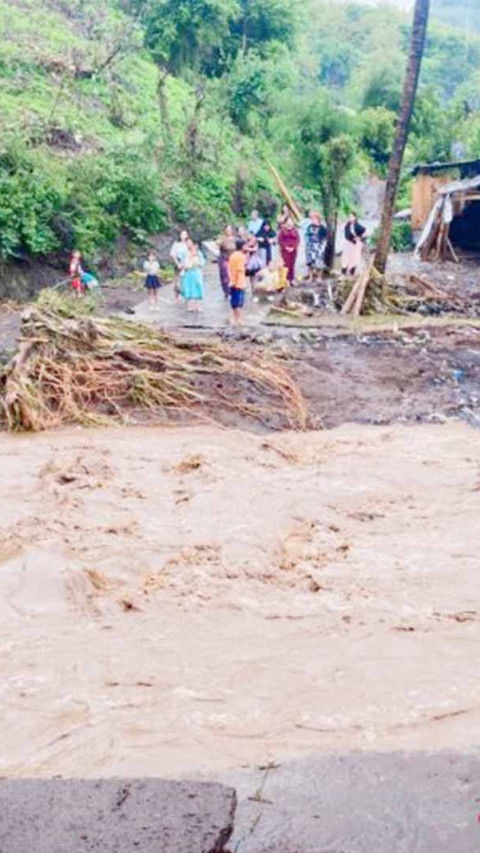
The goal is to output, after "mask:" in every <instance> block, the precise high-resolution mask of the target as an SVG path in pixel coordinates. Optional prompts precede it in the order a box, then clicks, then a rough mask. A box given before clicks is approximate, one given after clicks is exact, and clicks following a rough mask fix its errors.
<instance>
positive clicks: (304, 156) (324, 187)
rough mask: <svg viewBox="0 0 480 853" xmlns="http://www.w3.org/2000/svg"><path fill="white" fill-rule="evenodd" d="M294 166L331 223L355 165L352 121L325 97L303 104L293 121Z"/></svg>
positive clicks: (343, 111) (347, 114)
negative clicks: (294, 128)
mask: <svg viewBox="0 0 480 853" xmlns="http://www.w3.org/2000/svg"><path fill="white" fill-rule="evenodd" d="M297 128H298V130H297V132H298V138H297V140H295V150H296V157H297V166H298V170H299V172H300V174H301V175H302V177H303V179H304V181H305V183H306V185H307V186H310V187H312V188H316V189H317V190H318V192H319V195H320V197H321V199H322V204H323V211H324V214H325V216H326V218H327V219H329V220H331V219H332V218H333V217H334V216H335V215H336V212H337V210H338V207H339V205H340V202H341V192H342V188H343V187H344V186H345V181H346V179H347V177H348V173H349V171H350V170H351V169H352V168H353V167H354V165H355V151H356V148H355V141H354V139H353V134H352V128H353V122H352V117H351V116H350V115H349V113H347V112H346V111H345V110H343V109H341V108H339V107H338V106H336V105H335V104H334V103H333V102H332V101H331V100H329V99H328V97H327V96H326V95H324V96H323V98H322V99H321V100H320V99H318V100H317V101H315V102H312V103H306V104H305V105H304V108H303V112H300V114H299V115H298V117H297Z"/></svg>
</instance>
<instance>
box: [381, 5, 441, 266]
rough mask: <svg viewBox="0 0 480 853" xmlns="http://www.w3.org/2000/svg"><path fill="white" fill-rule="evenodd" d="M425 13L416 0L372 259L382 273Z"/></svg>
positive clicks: (424, 31)
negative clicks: (400, 98)
mask: <svg viewBox="0 0 480 853" xmlns="http://www.w3.org/2000/svg"><path fill="white" fill-rule="evenodd" d="M429 12H430V0H416V2H415V13H414V18H413V28H412V36H411V41H410V55H409V58H408V65H407V74H406V77H405V83H404V87H403V98H402V108H401V111H400V116H399V118H398V124H397V129H396V133H395V141H394V143H393V151H392V156H391V157H390V163H389V167H388V177H387V186H386V190H385V201H384V205H383V212H382V220H381V223H380V232H379V237H378V243H377V248H376V252H375V259H374V262H373V265H374V267H375V269H376V270H378V272H380V273H384V272H385V268H386V266H387V258H388V252H389V249H390V238H391V233H392V219H393V213H394V208H395V201H396V198H397V191H398V184H399V181H400V172H401V168H402V163H403V155H404V153H405V146H406V144H407V139H408V134H409V131H410V123H411V120H412V113H413V107H414V105H415V96H416V94H417V87H418V78H419V76H420V68H421V65H422V58H423V50H424V47H425V37H426V34H427V25H428V15H429Z"/></svg>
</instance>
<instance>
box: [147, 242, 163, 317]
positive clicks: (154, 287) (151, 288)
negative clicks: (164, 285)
mask: <svg viewBox="0 0 480 853" xmlns="http://www.w3.org/2000/svg"><path fill="white" fill-rule="evenodd" d="M143 271H144V272H145V274H146V279H145V287H146V288H147V290H148V298H149V301H150V307H151V308H156V307H157V306H158V291H159V289H160V287H161V282H160V275H159V274H160V264H159V263H158V260H157V253H156V252H150V253H149V255H148V261H145V263H144V265H143Z"/></svg>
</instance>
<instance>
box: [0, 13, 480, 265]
mask: <svg viewBox="0 0 480 853" xmlns="http://www.w3.org/2000/svg"><path fill="white" fill-rule="evenodd" d="M470 2H471V3H473V4H474V6H475V3H476V4H477V6H478V0H470ZM453 5H455V4H453ZM437 6H438V10H439V12H440V13H442V14H444V12H445V10H446V12H447V13H448V15H450V14H451V12H452V4H451V3H450V4H448V6H447V4H444V6H442V4H441V3H440V2H439V0H437ZM455 8H457V7H456V6H455ZM0 30H1V34H2V39H1V43H0V84H1V85H0V122H1V129H2V144H1V148H0V189H1V192H0V254H1V256H2V257H3V258H11V257H15V256H18V255H22V254H25V253H29V254H33V255H44V254H48V253H51V252H54V251H57V250H66V249H69V248H71V247H72V246H73V245H75V244H77V245H79V246H80V247H81V248H82V250H83V251H84V252H86V253H90V254H91V255H95V254H96V253H98V252H99V251H100V250H103V249H105V248H108V247H111V246H112V245H114V243H115V240H116V238H117V237H118V235H119V234H120V233H121V232H122V231H126V232H127V233H128V234H129V235H130V236H131V237H132V238H133V239H135V240H137V241H140V242H141V241H142V239H143V238H144V237H145V235H146V234H147V233H149V232H152V231H157V230H161V229H162V228H164V227H166V226H167V224H168V223H169V222H170V221H189V222H190V223H192V224H193V226H194V227H195V228H197V229H201V230H202V231H203V232H204V233H207V232H215V231H217V230H218V229H219V227H220V225H221V223H222V222H223V221H225V220H226V219H228V218H229V217H231V216H232V213H234V214H235V215H237V216H243V215H245V214H246V213H247V211H248V209H249V208H250V207H251V206H252V205H253V204H254V203H255V204H259V205H260V206H261V207H263V208H264V210H265V211H266V212H271V211H272V207H273V205H274V185H273V183H272V178H271V176H270V173H269V170H268V165H267V164H268V162H269V161H272V162H273V163H275V165H276V166H277V167H278V168H279V169H280V170H281V172H282V173H283V174H284V176H285V177H286V179H287V181H288V183H289V184H290V185H291V186H294V187H295V188H296V192H297V194H298V196H299V198H300V199H301V200H304V201H305V203H309V202H310V201H313V200H317V201H318V202H319V203H320V204H321V206H322V208H323V209H324V210H325V212H327V213H328V211H329V208H331V207H332V206H335V205H336V203H337V201H340V204H341V205H346V204H348V203H349V197H350V193H351V190H352V187H353V186H354V184H355V183H356V182H358V181H359V180H360V179H361V178H362V177H364V176H366V175H367V174H369V173H372V172H373V173H376V174H378V175H383V174H384V173H385V169H386V164H387V162H388V156H389V151H390V146H391V142H392V137H393V132H394V125H395V118H396V112H397V110H398V105H399V98H400V92H401V83H402V75H403V72H404V67H405V55H406V49H407V45H408V34H409V18H408V15H406V14H405V13H404V12H403V11H401V10H400V9H396V8H394V7H391V6H384V5H380V6H378V7H372V6H366V5H365V6H364V5H361V4H360V3H344V4H343V3H333V2H328V0H302V2H300V0H269V2H268V3H265V2H264V0H104V2H103V3H102V4H100V7H99V4H98V3H97V2H96V0H0ZM479 93H480V35H478V36H475V35H473V34H471V33H470V34H469V35H468V36H467V35H466V33H465V32H464V31H462V30H461V29H452V28H448V27H445V26H444V25H443V24H440V23H438V22H437V21H436V20H434V21H433V22H432V25H431V28H430V34H429V38H428V47H427V53H426V57H425V62H424V69H423V75H422V82H421V89H420V94H419V98H418V102H417V106H416V110H415V117H414V125H413V133H412V135H411V138H410V143H409V149H408V155H407V160H408V163H407V166H408V165H409V164H410V165H411V164H412V163H414V162H415V161H418V160H442V159H448V158H449V157H450V156H451V149H452V144H453V143H457V144H461V145H460V150H462V147H463V151H464V153H465V155H469V154H471V155H476V156H478V155H479V154H480V94H479ZM405 189H406V186H405ZM405 200H406V197H405V195H404V198H403V199H400V203H401V204H403V203H404V202H405Z"/></svg>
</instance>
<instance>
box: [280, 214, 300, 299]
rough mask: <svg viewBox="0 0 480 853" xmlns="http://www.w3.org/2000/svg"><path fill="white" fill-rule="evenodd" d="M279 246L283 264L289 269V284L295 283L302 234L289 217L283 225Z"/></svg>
mask: <svg viewBox="0 0 480 853" xmlns="http://www.w3.org/2000/svg"><path fill="white" fill-rule="evenodd" d="M278 245H279V246H280V252H281V255H282V260H283V263H284V264H285V266H286V268H287V278H288V282H289V284H293V283H294V281H295V264H296V263H297V255H298V247H299V246H300V234H299V233H298V230H297V229H296V228H295V224H294V221H293V219H292V218H291V217H289V218H288V219H287V220H286V222H285V224H284V225H282V227H281V229H280V233H279V235H278Z"/></svg>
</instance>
